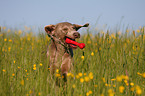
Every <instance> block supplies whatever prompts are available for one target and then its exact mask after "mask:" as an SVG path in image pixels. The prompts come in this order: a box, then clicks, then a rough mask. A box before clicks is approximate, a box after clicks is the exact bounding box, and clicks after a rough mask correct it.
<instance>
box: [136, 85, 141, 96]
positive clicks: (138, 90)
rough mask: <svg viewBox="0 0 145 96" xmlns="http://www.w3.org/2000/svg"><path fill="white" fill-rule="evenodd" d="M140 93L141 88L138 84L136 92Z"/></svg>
mask: <svg viewBox="0 0 145 96" xmlns="http://www.w3.org/2000/svg"><path fill="white" fill-rule="evenodd" d="M141 93H142V90H141V88H140V87H139V86H136V94H137V95H140V94H141Z"/></svg>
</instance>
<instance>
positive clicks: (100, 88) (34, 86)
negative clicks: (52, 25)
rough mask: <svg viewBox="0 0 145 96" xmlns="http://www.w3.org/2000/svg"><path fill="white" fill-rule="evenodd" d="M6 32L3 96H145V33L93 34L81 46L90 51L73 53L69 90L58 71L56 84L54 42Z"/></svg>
mask: <svg viewBox="0 0 145 96" xmlns="http://www.w3.org/2000/svg"><path fill="white" fill-rule="evenodd" d="M1 30H2V31H1V32H0V96H145V32H144V30H145V27H140V28H139V29H137V30H130V29H126V30H125V31H124V32H119V31H116V32H110V31H109V30H108V31H107V32H103V31H98V32H96V34H91V32H90V30H89V29H88V30H87V33H85V34H82V36H81V38H80V39H78V40H77V41H78V42H82V43H85V44H86V47H85V49H83V50H81V49H79V48H78V49H76V50H74V63H73V69H72V70H71V72H70V73H68V75H67V78H68V81H67V85H66V86H65V88H64V86H63V84H64V83H63V77H62V76H61V74H60V70H59V69H57V70H56V73H55V75H54V78H51V77H52V76H51V74H50V68H49V58H46V50H47V46H48V45H49V43H50V42H51V40H50V38H48V36H47V34H45V32H44V31H43V32H40V33H39V34H38V35H34V34H33V33H35V32H34V31H31V29H29V28H26V30H17V29H13V30H12V29H9V28H6V27H2V28H1ZM26 31H27V32H26ZM56 80H59V81H60V86H57V85H56Z"/></svg>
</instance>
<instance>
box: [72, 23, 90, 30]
mask: <svg viewBox="0 0 145 96" xmlns="http://www.w3.org/2000/svg"><path fill="white" fill-rule="evenodd" d="M73 26H74V27H75V28H76V31H77V30H79V29H80V28H81V27H88V26H89V23H86V24H85V25H78V24H73Z"/></svg>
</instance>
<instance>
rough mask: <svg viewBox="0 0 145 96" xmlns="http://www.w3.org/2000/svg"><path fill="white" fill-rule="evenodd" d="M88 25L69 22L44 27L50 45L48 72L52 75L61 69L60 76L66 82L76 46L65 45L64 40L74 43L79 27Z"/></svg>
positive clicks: (78, 34)
mask: <svg viewBox="0 0 145 96" xmlns="http://www.w3.org/2000/svg"><path fill="white" fill-rule="evenodd" d="M88 26H89V24H88V23H86V24H85V25H77V24H71V23H69V22H62V23H58V24H56V25H47V26H45V28H44V29H45V31H46V33H47V34H48V36H49V37H50V38H51V44H50V45H49V47H48V49H47V57H50V60H49V61H50V72H51V73H54V72H55V70H56V69H61V74H62V75H63V76H64V80H65V81H66V75H67V73H68V71H69V70H70V67H71V66H72V58H73V49H76V48H77V46H76V45H73V44H67V43H66V42H65V39H66V38H69V39H71V40H73V41H75V39H76V38H80V33H79V32H77V30H78V29H80V28H81V27H88Z"/></svg>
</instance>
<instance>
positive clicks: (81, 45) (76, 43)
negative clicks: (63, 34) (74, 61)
mask: <svg viewBox="0 0 145 96" xmlns="http://www.w3.org/2000/svg"><path fill="white" fill-rule="evenodd" d="M65 42H66V43H67V44H70V46H71V47H73V48H76V47H77V46H78V47H80V49H83V48H85V44H84V43H78V42H76V41H73V40H71V39H69V38H66V40H65Z"/></svg>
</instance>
